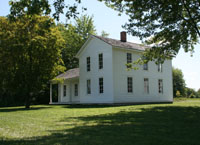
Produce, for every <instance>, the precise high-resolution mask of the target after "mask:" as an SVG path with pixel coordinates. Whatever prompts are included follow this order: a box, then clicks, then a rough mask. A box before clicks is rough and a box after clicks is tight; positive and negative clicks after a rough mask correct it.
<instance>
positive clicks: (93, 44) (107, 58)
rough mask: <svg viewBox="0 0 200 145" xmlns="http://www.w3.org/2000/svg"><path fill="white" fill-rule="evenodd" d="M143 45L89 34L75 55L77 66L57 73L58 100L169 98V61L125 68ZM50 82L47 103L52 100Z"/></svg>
mask: <svg viewBox="0 0 200 145" xmlns="http://www.w3.org/2000/svg"><path fill="white" fill-rule="evenodd" d="M147 48H148V47H147V46H144V45H141V44H136V43H131V42H127V41H126V32H121V39H120V40H115V39H110V38H104V37H100V36H94V35H91V36H90V37H89V38H88V40H87V41H86V42H85V44H84V45H83V46H82V48H81V49H80V51H79V52H78V53H77V55H76V57H77V58H78V59H79V68H76V69H72V70H68V71H67V72H65V73H63V74H61V75H59V76H57V78H62V79H63V80H64V81H63V82H62V83H59V84H58V102H57V103H59V104H62V103H63V104H67V103H69V104H71V103H79V104H84V103H144V102H172V101H173V90H172V62H171V60H166V61H165V62H164V63H163V64H159V65H157V64H155V63H154V62H149V63H148V64H145V65H141V66H139V69H138V70H134V69H132V70H130V71H127V65H126V64H127V63H128V62H132V61H135V60H137V59H138V58H140V57H141V54H142V53H143V51H144V50H145V49H147ZM52 84H53V82H52V83H51V85H50V86H51V93H50V103H51V104H52V103H55V102H52Z"/></svg>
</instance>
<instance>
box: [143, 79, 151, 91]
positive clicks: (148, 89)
mask: <svg viewBox="0 0 200 145" xmlns="http://www.w3.org/2000/svg"><path fill="white" fill-rule="evenodd" d="M145 79H147V80H148V81H147V82H148V83H147V86H146V85H145ZM143 81H144V93H145V94H150V87H149V78H147V77H145V78H144V79H143ZM145 86H146V87H145Z"/></svg>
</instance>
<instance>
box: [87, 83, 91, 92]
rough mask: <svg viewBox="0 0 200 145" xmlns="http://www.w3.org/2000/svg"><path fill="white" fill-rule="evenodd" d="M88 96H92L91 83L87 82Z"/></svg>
mask: <svg viewBox="0 0 200 145" xmlns="http://www.w3.org/2000/svg"><path fill="white" fill-rule="evenodd" d="M87 94H91V82H90V80H87Z"/></svg>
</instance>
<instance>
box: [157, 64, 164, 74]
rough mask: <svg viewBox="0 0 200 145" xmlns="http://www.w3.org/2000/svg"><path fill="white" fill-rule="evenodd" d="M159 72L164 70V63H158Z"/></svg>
mask: <svg viewBox="0 0 200 145" xmlns="http://www.w3.org/2000/svg"><path fill="white" fill-rule="evenodd" d="M158 72H163V65H162V63H158Z"/></svg>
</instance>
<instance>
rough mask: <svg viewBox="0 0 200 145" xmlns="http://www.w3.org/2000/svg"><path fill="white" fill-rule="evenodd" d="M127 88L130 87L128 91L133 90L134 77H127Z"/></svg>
mask: <svg viewBox="0 0 200 145" xmlns="http://www.w3.org/2000/svg"><path fill="white" fill-rule="evenodd" d="M127 89H128V93H132V92H133V78H132V77H128V78H127Z"/></svg>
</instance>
